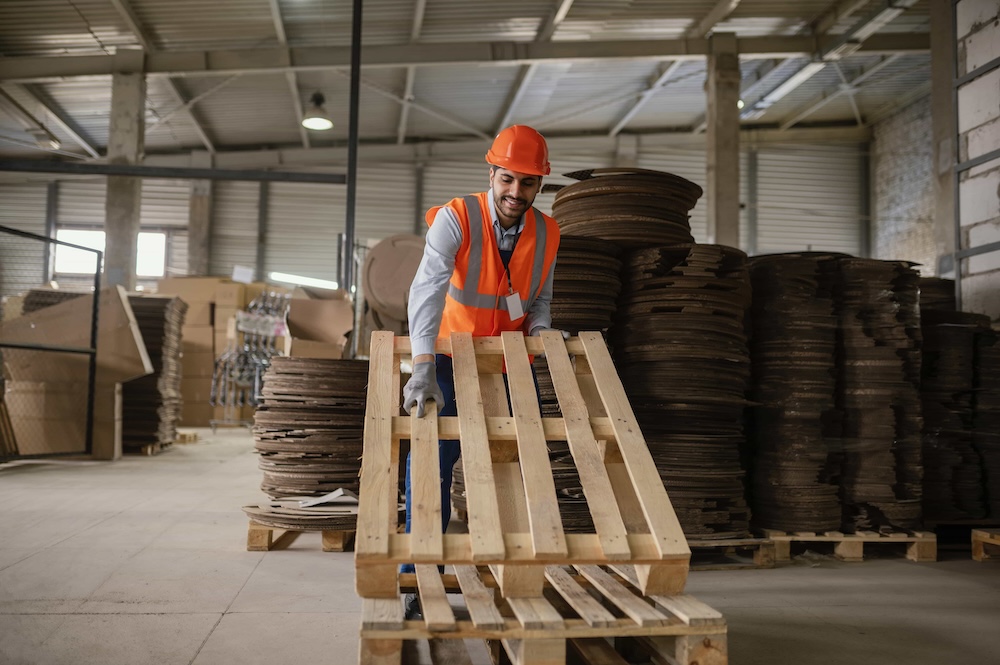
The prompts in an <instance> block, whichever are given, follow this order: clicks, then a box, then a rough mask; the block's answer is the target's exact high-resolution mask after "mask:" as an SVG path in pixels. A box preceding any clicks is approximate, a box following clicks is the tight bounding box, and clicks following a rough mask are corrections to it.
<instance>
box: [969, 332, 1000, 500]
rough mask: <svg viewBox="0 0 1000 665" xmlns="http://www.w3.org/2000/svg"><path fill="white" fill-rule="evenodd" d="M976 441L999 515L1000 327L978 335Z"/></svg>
mask: <svg viewBox="0 0 1000 665" xmlns="http://www.w3.org/2000/svg"><path fill="white" fill-rule="evenodd" d="M973 386H974V389H975V397H974V400H973V416H972V423H973V443H974V445H975V449H976V452H978V453H979V455H980V457H981V458H982V463H983V482H984V485H985V494H986V503H987V507H988V513H989V517H990V519H991V520H997V519H1000V331H997V330H990V329H987V330H981V331H980V332H979V333H978V334H977V335H976V361H975V374H974V380H973Z"/></svg>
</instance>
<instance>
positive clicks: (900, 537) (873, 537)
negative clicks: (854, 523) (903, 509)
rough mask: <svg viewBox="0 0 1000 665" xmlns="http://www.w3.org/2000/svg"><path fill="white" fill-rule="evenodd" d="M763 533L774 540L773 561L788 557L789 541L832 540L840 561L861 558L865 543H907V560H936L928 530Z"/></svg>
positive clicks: (935, 552)
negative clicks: (851, 532)
mask: <svg viewBox="0 0 1000 665" xmlns="http://www.w3.org/2000/svg"><path fill="white" fill-rule="evenodd" d="M764 536H765V537H767V538H770V539H771V540H773V541H774V546H775V561H788V560H790V559H791V544H792V543H793V542H804V543H834V546H833V553H834V556H836V557H837V558H838V559H840V560H841V561H864V548H865V545H879V544H886V543H906V558H907V559H909V560H910V561H921V562H926V561H937V536H935V535H934V534H933V533H930V532H928V531H912V532H900V533H890V534H881V533H876V532H874V531H859V532H857V533H854V534H845V533H842V532H840V531H826V532H824V533H815V532H811V531H799V532H795V533H787V532H785V531H777V530H772V529H764Z"/></svg>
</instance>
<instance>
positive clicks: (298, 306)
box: [288, 291, 354, 343]
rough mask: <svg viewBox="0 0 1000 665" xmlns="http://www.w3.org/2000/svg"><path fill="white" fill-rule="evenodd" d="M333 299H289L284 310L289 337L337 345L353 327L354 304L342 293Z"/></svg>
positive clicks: (338, 292) (339, 292)
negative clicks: (286, 312)
mask: <svg viewBox="0 0 1000 665" xmlns="http://www.w3.org/2000/svg"><path fill="white" fill-rule="evenodd" d="M333 293H336V294H338V295H337V297H334V298H330V299H325V300H316V299H309V300H305V299H300V298H293V299H292V301H291V303H290V307H289V310H288V333H289V335H291V336H292V337H298V338H300V339H311V340H315V341H320V342H334V343H336V342H338V341H340V339H341V338H342V337H344V336H346V335H347V334H348V333H349V332H351V329H352V328H353V327H354V303H352V302H351V301H350V300H349V299H348V297H347V292H346V291H335V292H333Z"/></svg>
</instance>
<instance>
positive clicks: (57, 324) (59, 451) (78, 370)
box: [0, 226, 103, 462]
mask: <svg viewBox="0 0 1000 665" xmlns="http://www.w3.org/2000/svg"><path fill="white" fill-rule="evenodd" d="M57 247H58V248H65V249H66V250H75V251H80V252H88V253H91V254H93V258H94V259H95V262H94V265H95V266H96V268H95V270H94V272H93V274H92V275H90V276H89V279H88V283H89V284H91V285H92V287H91V292H90V294H88V295H87V297H85V298H79V299H77V300H75V301H73V302H65V303H61V300H62V298H60V297H55V296H56V294H57V293H58V292H55V293H53V292H52V291H51V290H50V287H49V284H48V276H49V275H50V274H51V269H50V265H51V262H52V261H53V260H54V257H55V252H56V249H57ZM102 259H103V254H102V252H100V251H97V250H94V249H89V248H86V247H80V246H77V245H72V244H70V243H65V242H61V241H58V240H54V239H52V238H46V237H45V236H40V235H37V234H34V233H29V232H26V231H21V230H18V229H14V228H10V227H6V226H0V462H5V461H10V460H13V459H25V458H34V457H49V456H57V455H75V454H85V453H90V452H91V450H92V447H93V423H94V396H95V379H96V358H97V329H98V327H97V323H98V319H97V316H98V311H97V310H98V308H97V301H98V299H97V298H95V297H94V294H97V293H99V292H100V266H101V262H102Z"/></svg>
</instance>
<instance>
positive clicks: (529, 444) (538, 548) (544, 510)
mask: <svg viewBox="0 0 1000 665" xmlns="http://www.w3.org/2000/svg"><path fill="white" fill-rule="evenodd" d="M501 338H502V340H503V347H504V362H505V363H506V365H507V380H508V382H509V394H510V402H511V409H512V410H513V412H514V428H515V429H516V430H517V454H518V459H519V461H520V464H521V475H522V478H523V479H524V494H525V498H526V499H527V502H528V524H529V526H530V528H531V544H532V548H533V550H534V553H535V556H536V557H538V558H555V557H559V556H565V555H566V536H565V534H564V532H563V525H562V519H561V518H560V516H559V500H558V498H557V497H556V486H555V481H554V480H553V478H552V466H551V464H550V463H549V455H548V449H547V448H546V447H545V432H544V431H543V430H542V414H541V411H540V410H539V408H538V398H537V396H536V391H535V382H534V379H533V378H532V374H531V365H530V364H528V352H527V349H526V348H525V346H524V335H523V334H522V333H519V332H505V333H503V334H502V335H501Z"/></svg>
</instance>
